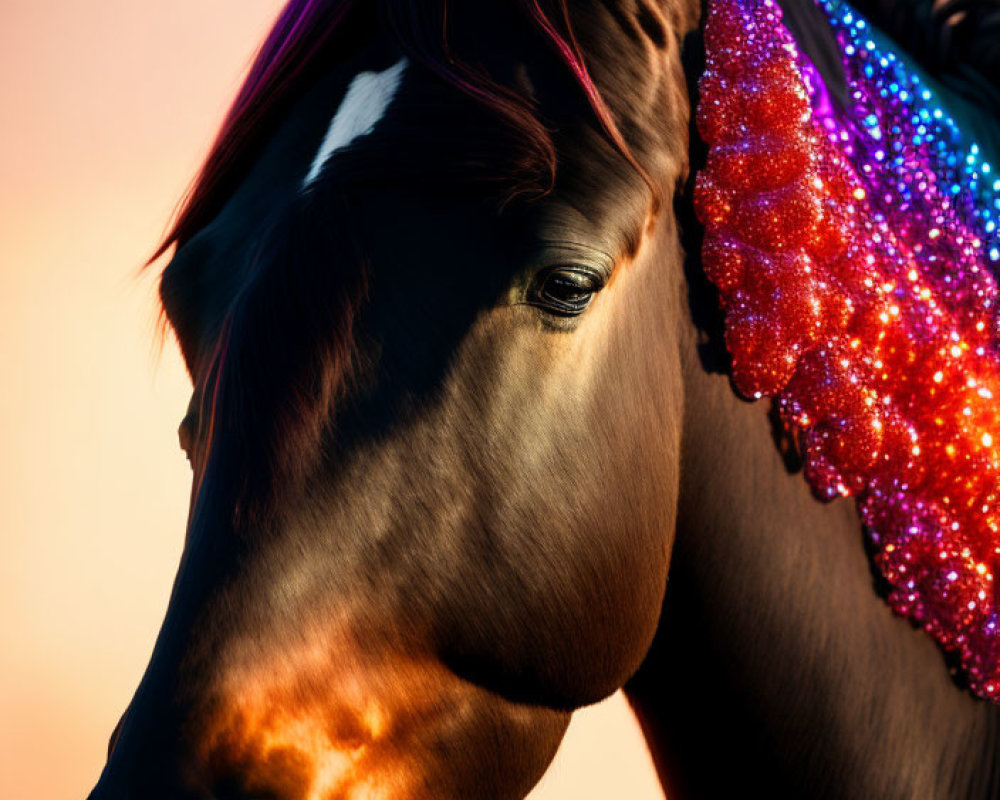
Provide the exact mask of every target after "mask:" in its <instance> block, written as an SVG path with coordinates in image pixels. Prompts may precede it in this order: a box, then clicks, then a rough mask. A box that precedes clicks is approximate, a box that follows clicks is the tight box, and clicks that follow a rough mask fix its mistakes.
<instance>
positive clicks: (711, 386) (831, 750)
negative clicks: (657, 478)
mask: <svg viewBox="0 0 1000 800" xmlns="http://www.w3.org/2000/svg"><path fill="white" fill-rule="evenodd" d="M690 330H691V336H690V339H691V340H690V341H688V342H687V343H685V344H682V350H683V351H684V354H685V359H686V364H685V366H684V372H685V375H684V379H685V428H684V439H683V453H682V472H681V487H680V500H679V509H678V523H677V538H676V542H675V545H674V553H673V560H672V564H671V572H670V578H669V581H668V586H667V594H666V600H665V604H664V609H663V616H662V619H661V623H660V629H659V632H658V634H657V639H656V642H655V643H654V646H653V649H652V651H651V653H650V656H649V657H648V659H647V662H646V663H645V664H644V666H643V668H642V669H641V670H640V673H639V675H637V676H636V678H635V679H634V680H633V682H632V684H631V685H630V686H629V693H630V697H631V700H632V702H633V704H634V705H635V707H636V710H637V713H638V715H639V718H640V721H641V722H642V724H643V726H644V728H645V730H646V733H647V736H648V738H649V741H650V744H651V746H652V749H653V751H654V757H655V759H656V761H657V765H658V768H659V770H660V774H661V778H662V779H663V780H664V785H665V787H666V788H667V790H668V795H669V797H670V799H671V800H686V798H699V797H722V796H728V793H729V792H732V793H733V794H734V795H735V793H736V792H740V793H745V792H746V791H747V789H748V788H749V787H754V786H756V787H757V788H760V789H764V790H766V791H768V793H769V796H778V797H786V796H787V797H814V798H817V797H830V798H844V797H864V798H868V799H869V800H876V799H878V798H908V799H909V800H913V799H914V798H945V797H947V798H956V799H957V798H966V797H968V798H977V799H978V798H986V797H996V796H997V795H998V792H1000V788H998V787H1000V782H998V774H997V770H998V758H997V755H998V751H997V744H998V738H997V731H998V722H1000V714H998V712H997V709H996V707H994V706H992V705H989V704H987V703H985V702H982V701H979V700H976V699H974V698H973V697H972V696H970V695H969V694H968V693H967V692H964V691H962V690H961V689H959V688H957V687H956V685H955V684H954V683H953V682H952V680H951V679H950V677H949V674H948V670H947V667H946V664H945V659H944V657H943V656H942V654H941V653H940V651H939V650H938V649H937V647H936V646H935V645H934V644H933V642H932V641H931V639H930V637H928V636H927V635H926V634H924V633H923V632H922V631H919V630H916V629H914V628H913V627H912V626H911V625H910V624H909V623H908V622H907V621H906V620H904V619H902V618H900V617H897V616H895V615H894V614H893V613H892V612H891V610H890V609H889V607H888V606H887V605H886V603H885V602H884V601H883V600H882V599H880V598H879V597H878V596H877V595H876V592H875V590H874V588H873V582H874V579H873V574H872V571H871V567H870V566H869V561H868V559H867V557H866V554H865V551H864V547H863V539H862V533H861V527H860V524H859V521H858V518H857V514H856V512H855V509H854V505H853V501H851V500H840V501H836V502H833V503H828V504H824V503H820V502H818V501H817V500H816V499H814V498H813V496H812V495H811V493H810V491H809V489H808V486H807V485H806V483H805V481H804V480H803V478H802V476H801V474H790V473H789V471H788V469H787V468H786V466H785V464H784V462H783V460H782V456H781V454H780V453H779V450H778V448H777V447H776V445H775V437H774V425H773V424H772V422H771V420H770V418H769V413H768V407H767V404H766V401H765V402H759V403H753V404H750V403H746V402H743V401H741V400H739V399H738V398H737V397H736V396H735V395H734V394H733V392H732V389H731V388H730V385H729V381H728V379H727V378H726V377H725V376H723V375H721V374H718V373H716V374H710V373H709V372H707V371H706V370H705V368H704V367H703V365H702V363H701V361H700V359H699V358H698V355H697V348H698V345H697V343H696V342H695V341H694V327H693V326H690Z"/></svg>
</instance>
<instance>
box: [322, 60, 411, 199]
mask: <svg viewBox="0 0 1000 800" xmlns="http://www.w3.org/2000/svg"><path fill="white" fill-rule="evenodd" d="M406 64H407V61H406V58H405V57H404V58H401V59H400V60H399V61H397V62H396V63H395V64H393V65H392V66H391V67H389V68H388V69H386V70H383V71H382V72H360V73H358V74H357V75H355V76H354V79H353V80H352V81H351V85H350V86H349V87H347V93H346V94H345V95H344V100H343V102H341V104H340V108H338V109H337V113H336V114H334V115H333V120H332V121H331V122H330V128H329V130H328V131H327V132H326V138H325V139H323V144H321V145H320V148H319V151H318V152H317V153H316V157H315V158H314V159H313V162H312V166H311V167H310V168H309V174H308V175H306V177H305V180H304V181H302V188H303V189H305V188H307V187H308V186H309V184H311V183H312V182H313V181H314V180H316V178H318V177H319V175H320V173H321V172H322V171H323V166H324V165H325V164H326V162H327V161H328V160H329V159H330V156H332V155H333V154H334V153H336V152H337V151H338V150H343V149H344V148H345V147H347V146H348V145H349V144H350V143H351V142H353V141H354V140H355V139H357V138H358V137H359V136H364V135H365V134H366V133H371V131H372V130H374V128H375V126H376V125H377V124H378V122H379V120H381V119H382V117H383V116H384V115H385V110H386V109H387V108H388V107H389V103H391V102H392V98H393V97H394V96H395V95H396V90H397V89H398V88H399V82H400V80H401V79H402V77H403V72H404V70H405V69H406Z"/></svg>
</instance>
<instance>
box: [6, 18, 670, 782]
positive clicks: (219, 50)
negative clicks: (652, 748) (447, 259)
mask: <svg viewBox="0 0 1000 800" xmlns="http://www.w3.org/2000/svg"><path fill="white" fill-rule="evenodd" d="M279 6H280V3H277V2H274V0H202V2H198V3H195V2H193V1H192V0H141V2H135V0H102V2H99V3H94V2H84V1H83V0H54V2H52V3H37V2H29V0H6V2H5V3H4V6H3V16H2V18H0V19H2V23H3V24H2V25H0V108H2V109H3V116H4V121H3V124H2V125H0V145H2V146H0V303H2V305H3V307H2V313H0V368H2V370H3V375H4V378H3V383H2V388H0V441H2V443H3V445H2V446H3V453H4V458H3V466H2V469H3V476H2V480H0V797H2V798H5V799H6V798H10V800H20V799H21V798H25V799H27V798H31V800H73V799H75V798H79V799H80V800H82V798H84V797H86V795H87V793H88V792H89V790H90V788H91V786H92V784H93V783H94V782H95V781H96V779H97V776H98V774H99V772H100V769H101V766H102V763H103V758H104V752H105V748H106V745H107V738H108V735H109V734H110V732H111V730H112V728H113V727H114V725H115V722H116V721H117V719H118V716H119V714H120V713H121V712H122V711H123V710H124V708H125V705H126V704H127V702H128V700H129V698H130V697H131V695H132V692H133V690H134V689H135V686H136V684H137V683H138V680H139V677H140V675H141V673H142V670H143V668H144V667H145V664H146V660H147V658H148V656H149V654H150V652H151V650H152V645H153V640H154V638H155V636H156V632H157V630H158V627H159V623H160V620H161V619H162V615H163V612H164V610H165V607H166V601H167V596H168V593H169V590H170V585H171V581H172V579H173V575H174V572H175V569H176V565H177V559H178V556H179V554H180V548H181V540H182V537H183V532H184V523H185V518H186V514H187V499H188V491H189V486H190V474H189V471H188V466H187V463H186V461H185V459H184V456H183V454H182V453H181V451H180V450H179V448H178V446H177V435H176V429H177V424H178V422H179V421H180V419H181V417H182V415H183V413H184V410H185V408H186V405H187V400H188V395H189V391H190V386H189V383H188V380H187V377H186V375H185V373H184V370H183V367H182V366H181V363H180V359H179V356H178V353H177V351H176V348H175V346H174V345H173V343H172V342H171V341H169V340H168V341H167V343H166V346H165V347H164V348H163V351H162V354H160V353H159V351H158V349H157V346H156V338H155V335H154V331H155V306H154V303H153V292H154V288H155V280H154V278H155V273H156V269H152V270H149V271H148V272H147V273H146V274H145V275H144V276H142V277H139V267H140V265H141V264H142V263H143V261H144V260H145V258H146V257H147V256H148V255H149V253H150V252H151V250H152V248H153V246H154V245H155V243H156V241H157V239H158V238H159V236H160V235H161V234H162V233H163V230H164V226H165V224H166V222H167V220H168V218H169V216H170V212H171V209H172V208H173V206H174V204H175V202H176V201H177V199H178V198H179V197H180V195H181V194H182V192H183V190H184V187H185V186H186V184H187V183H188V181H189V179H190V177H191V176H192V174H193V173H194V171H195V169H196V168H197V166H198V163H199V160H200V158H201V157H202V156H203V155H204V152H205V150H206V148H207V145H208V144H209V142H210V141H211V138H212V134H213V133H214V130H215V128H216V126H217V125H218V123H219V121H220V119H221V116H222V114H223V112H224V111H225V108H226V106H227V104H228V101H229V99H230V98H231V97H232V95H233V94H234V92H235V91H236V89H237V87H238V85H239V79H240V77H241V74H242V71H243V70H244V69H245V67H246V66H247V63H248V59H249V57H250V55H251V54H252V52H253V49H254V46H255V44H256V43H257V42H258V41H259V40H260V38H261V37H262V36H263V34H264V32H265V31H266V29H267V25H268V23H269V21H270V20H271V18H272V17H273V15H274V14H275V13H276V11H277V9H278V8H279ZM608 797H628V798H630V800H654V799H655V798H662V793H661V792H660V791H659V789H658V787H657V784H656V782H655V780H654V778H653V777H652V771H651V767H650V765H649V757H648V755H647V754H646V752H645V750H644V749H643V745H642V743H641V739H640V737H639V735H638V732H637V730H636V728H635V726H634V723H633V722H632V721H631V718H630V716H629V714H628V712H627V710H626V709H625V706H624V702H623V701H622V700H621V699H620V697H619V698H616V699H613V700H612V701H611V702H609V703H606V704H603V705H602V706H600V707H598V708H596V709H592V710H588V711H587V712H584V713H583V714H581V715H579V717H578V719H577V720H576V721H574V723H573V725H572V726H571V729H570V733H569V735H568V738H567V745H566V746H565V747H564V749H563V751H562V752H561V754H560V757H559V759H557V764H556V766H555V767H554V768H553V770H552V771H551V773H550V775H549V776H547V777H546V779H545V780H544V781H543V786H542V787H541V789H539V790H537V791H536V792H535V793H534V794H533V795H532V800H569V799H570V798H572V800H589V799H590V798H608Z"/></svg>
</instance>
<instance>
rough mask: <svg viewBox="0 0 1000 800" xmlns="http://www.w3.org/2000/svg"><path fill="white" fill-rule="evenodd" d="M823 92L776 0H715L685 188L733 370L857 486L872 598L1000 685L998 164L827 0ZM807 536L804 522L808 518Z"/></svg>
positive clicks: (824, 476)
mask: <svg viewBox="0 0 1000 800" xmlns="http://www.w3.org/2000/svg"><path fill="white" fill-rule="evenodd" d="M821 7H822V8H823V9H824V10H825V11H826V13H827V15H828V17H829V19H830V22H831V25H832V26H833V28H834V30H835V32H836V34H837V38H838V41H839V44H840V47H841V50H842V54H843V58H844V68H845V71H846V76H847V85H848V97H849V103H848V106H849V107H848V108H847V109H840V108H836V107H835V106H834V104H833V103H832V102H831V100H830V98H829V97H828V96H827V94H826V93H825V90H824V88H823V86H822V85H821V81H820V79H819V77H818V75H817V74H816V72H815V70H814V69H813V68H812V66H811V65H810V64H809V62H808V60H807V59H806V58H805V57H804V56H803V55H802V54H800V53H799V51H798V49H797V47H796V45H795V43H794V41H793V39H792V37H791V35H790V34H789V33H788V31H787V30H786V29H785V27H784V26H783V25H782V22H781V12H780V10H779V9H778V7H777V5H775V3H774V2H773V1H772V0H710V3H709V11H708V17H707V21H706V25H705V47H706V56H707V68H706V71H705V73H704V75H703V76H702V78H701V81H700V84H699V86H700V95H701V100H700V103H699V107H698V128H699V131H700V132H701V135H702V138H703V139H704V140H705V142H706V143H707V144H708V145H709V154H708V161H707V164H706V167H705V169H704V170H703V171H702V172H701V173H700V174H699V176H698V180H697V187H696V193H695V205H696V211H697V213H698V216H699V218H700V219H701V221H702V223H703V224H704V226H705V244H704V250H703V263H704V268H705V271H706V273H707V274H708V277H709V278H710V279H711V280H712V281H713V282H714V283H715V285H716V286H717V287H718V288H719V292H720V297H721V301H722V304H723V307H724V309H725V315H726V344H727V346H728V348H729V351H730V353H731V354H732V361H733V365H732V379H733V383H734V385H735V387H736V389H737V390H738V391H739V392H740V393H741V394H743V395H745V396H747V397H753V398H760V397H764V396H768V397H776V398H778V402H779V406H780V409H781V413H782V418H783V420H784V422H785V425H786V426H787V428H788V430H789V431H790V433H791V434H792V435H793V436H794V437H795V439H796V441H797V442H798V443H799V445H800V447H801V450H802V452H803V454H804V463H805V467H804V472H805V475H806V478H807V480H808V481H809V483H810V485H811V486H812V488H813V490H814V491H815V493H816V494H817V495H818V496H820V497H822V498H833V497H836V496H848V495H852V496H854V497H855V498H856V499H857V503H858V508H859V511H860V514H861V518H862V520H863V522H864V523H865V525H866V526H867V528H868V531H869V534H870V536H871V539H872V542H873V544H874V548H875V552H876V555H875V560H876V563H877V565H878V568H879V570H880V571H881V573H882V575H884V576H885V578H886V580H887V581H888V583H889V584H890V586H891V590H890V595H889V602H890V604H891V606H892V607H893V608H894V609H895V610H896V611H897V612H899V613H900V614H904V615H907V616H908V617H910V618H911V619H913V620H914V621H915V622H916V623H918V624H919V625H920V626H922V627H923V628H924V629H925V630H927V631H928V632H929V633H930V634H931V635H932V636H934V638H935V639H937V641H938V642H939V643H940V644H941V645H942V646H943V647H944V648H945V649H947V650H948V651H950V652H954V653H955V654H957V656H958V659H959V661H960V662H961V665H962V667H963V669H964V671H965V675H966V677H967V679H968V683H969V685H970V687H971V688H972V689H973V691H975V692H976V693H977V694H979V695H981V696H984V697H989V698H991V699H993V700H1000V658H998V657H1000V638H998V632H997V622H998V601H1000V596H998V592H997V589H996V580H995V575H996V574H997V569H998V564H1000V534H998V525H1000V504H998V480H997V479H998V474H1000V473H998V467H1000V424H998V423H1000V415H998V412H997V405H996V400H995V396H1000V359H998V336H997V331H998V324H997V323H998V321H997V314H996V304H997V283H996V277H995V274H994V272H993V268H994V262H997V261H1000V233H998V231H997V217H998V215H1000V180H996V179H997V178H1000V175H996V174H995V173H994V171H993V169H992V167H991V165H990V164H989V163H987V162H986V161H984V160H983V158H982V154H981V153H980V151H979V148H978V147H977V146H976V145H975V144H974V143H971V142H968V141H966V140H965V139H964V138H963V135H962V132H961V131H960V130H959V128H958V126H957V125H956V123H955V122H954V120H952V119H951V117H950V116H949V115H948V112H947V110H946V109H945V108H944V107H943V106H941V105H940V104H939V101H938V99H937V97H936V93H935V90H934V88H933V87H932V86H930V85H927V83H926V81H925V79H922V78H921V77H920V76H919V75H918V74H917V73H916V72H915V71H914V70H913V69H912V68H910V67H909V66H908V65H907V64H906V62H905V61H904V59H903V58H902V57H900V56H899V55H898V54H896V53H894V52H893V50H892V48H891V45H889V44H888V43H887V41H886V40H884V39H883V38H881V37H880V36H879V35H878V34H877V33H875V32H874V31H872V30H871V28H870V26H869V25H868V23H867V22H866V21H865V20H864V19H862V18H861V17H860V16H859V15H858V14H857V12H856V11H854V10H853V9H851V8H850V6H848V5H847V4H846V3H843V2H840V0H823V2H821ZM804 535H805V534H804Z"/></svg>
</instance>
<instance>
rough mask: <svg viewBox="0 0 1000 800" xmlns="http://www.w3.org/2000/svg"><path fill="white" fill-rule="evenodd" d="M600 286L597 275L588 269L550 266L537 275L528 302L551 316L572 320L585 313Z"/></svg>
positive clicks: (602, 283) (600, 278) (594, 271)
mask: <svg viewBox="0 0 1000 800" xmlns="http://www.w3.org/2000/svg"><path fill="white" fill-rule="evenodd" d="M603 285H604V279H603V278H602V277H601V275H600V273H599V272H597V271H596V270H593V269H590V268H588V267H580V266H561V267H552V268H550V269H547V270H545V271H544V272H541V273H540V274H539V275H538V277H537V278H536V279H535V283H534V285H533V286H532V288H531V290H530V292H529V298H528V299H529V301H530V302H532V303H533V304H535V305H539V306H542V307H543V308H544V309H545V310H546V311H550V312H551V313H553V314H558V315H559V316H561V317H575V316H578V315H579V314H582V313H583V312H584V311H585V310H586V308H587V306H589V305H590V301H591V300H593V299H594V295H595V294H596V293H597V292H598V291H600V289H601V288H602V286H603Z"/></svg>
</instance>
